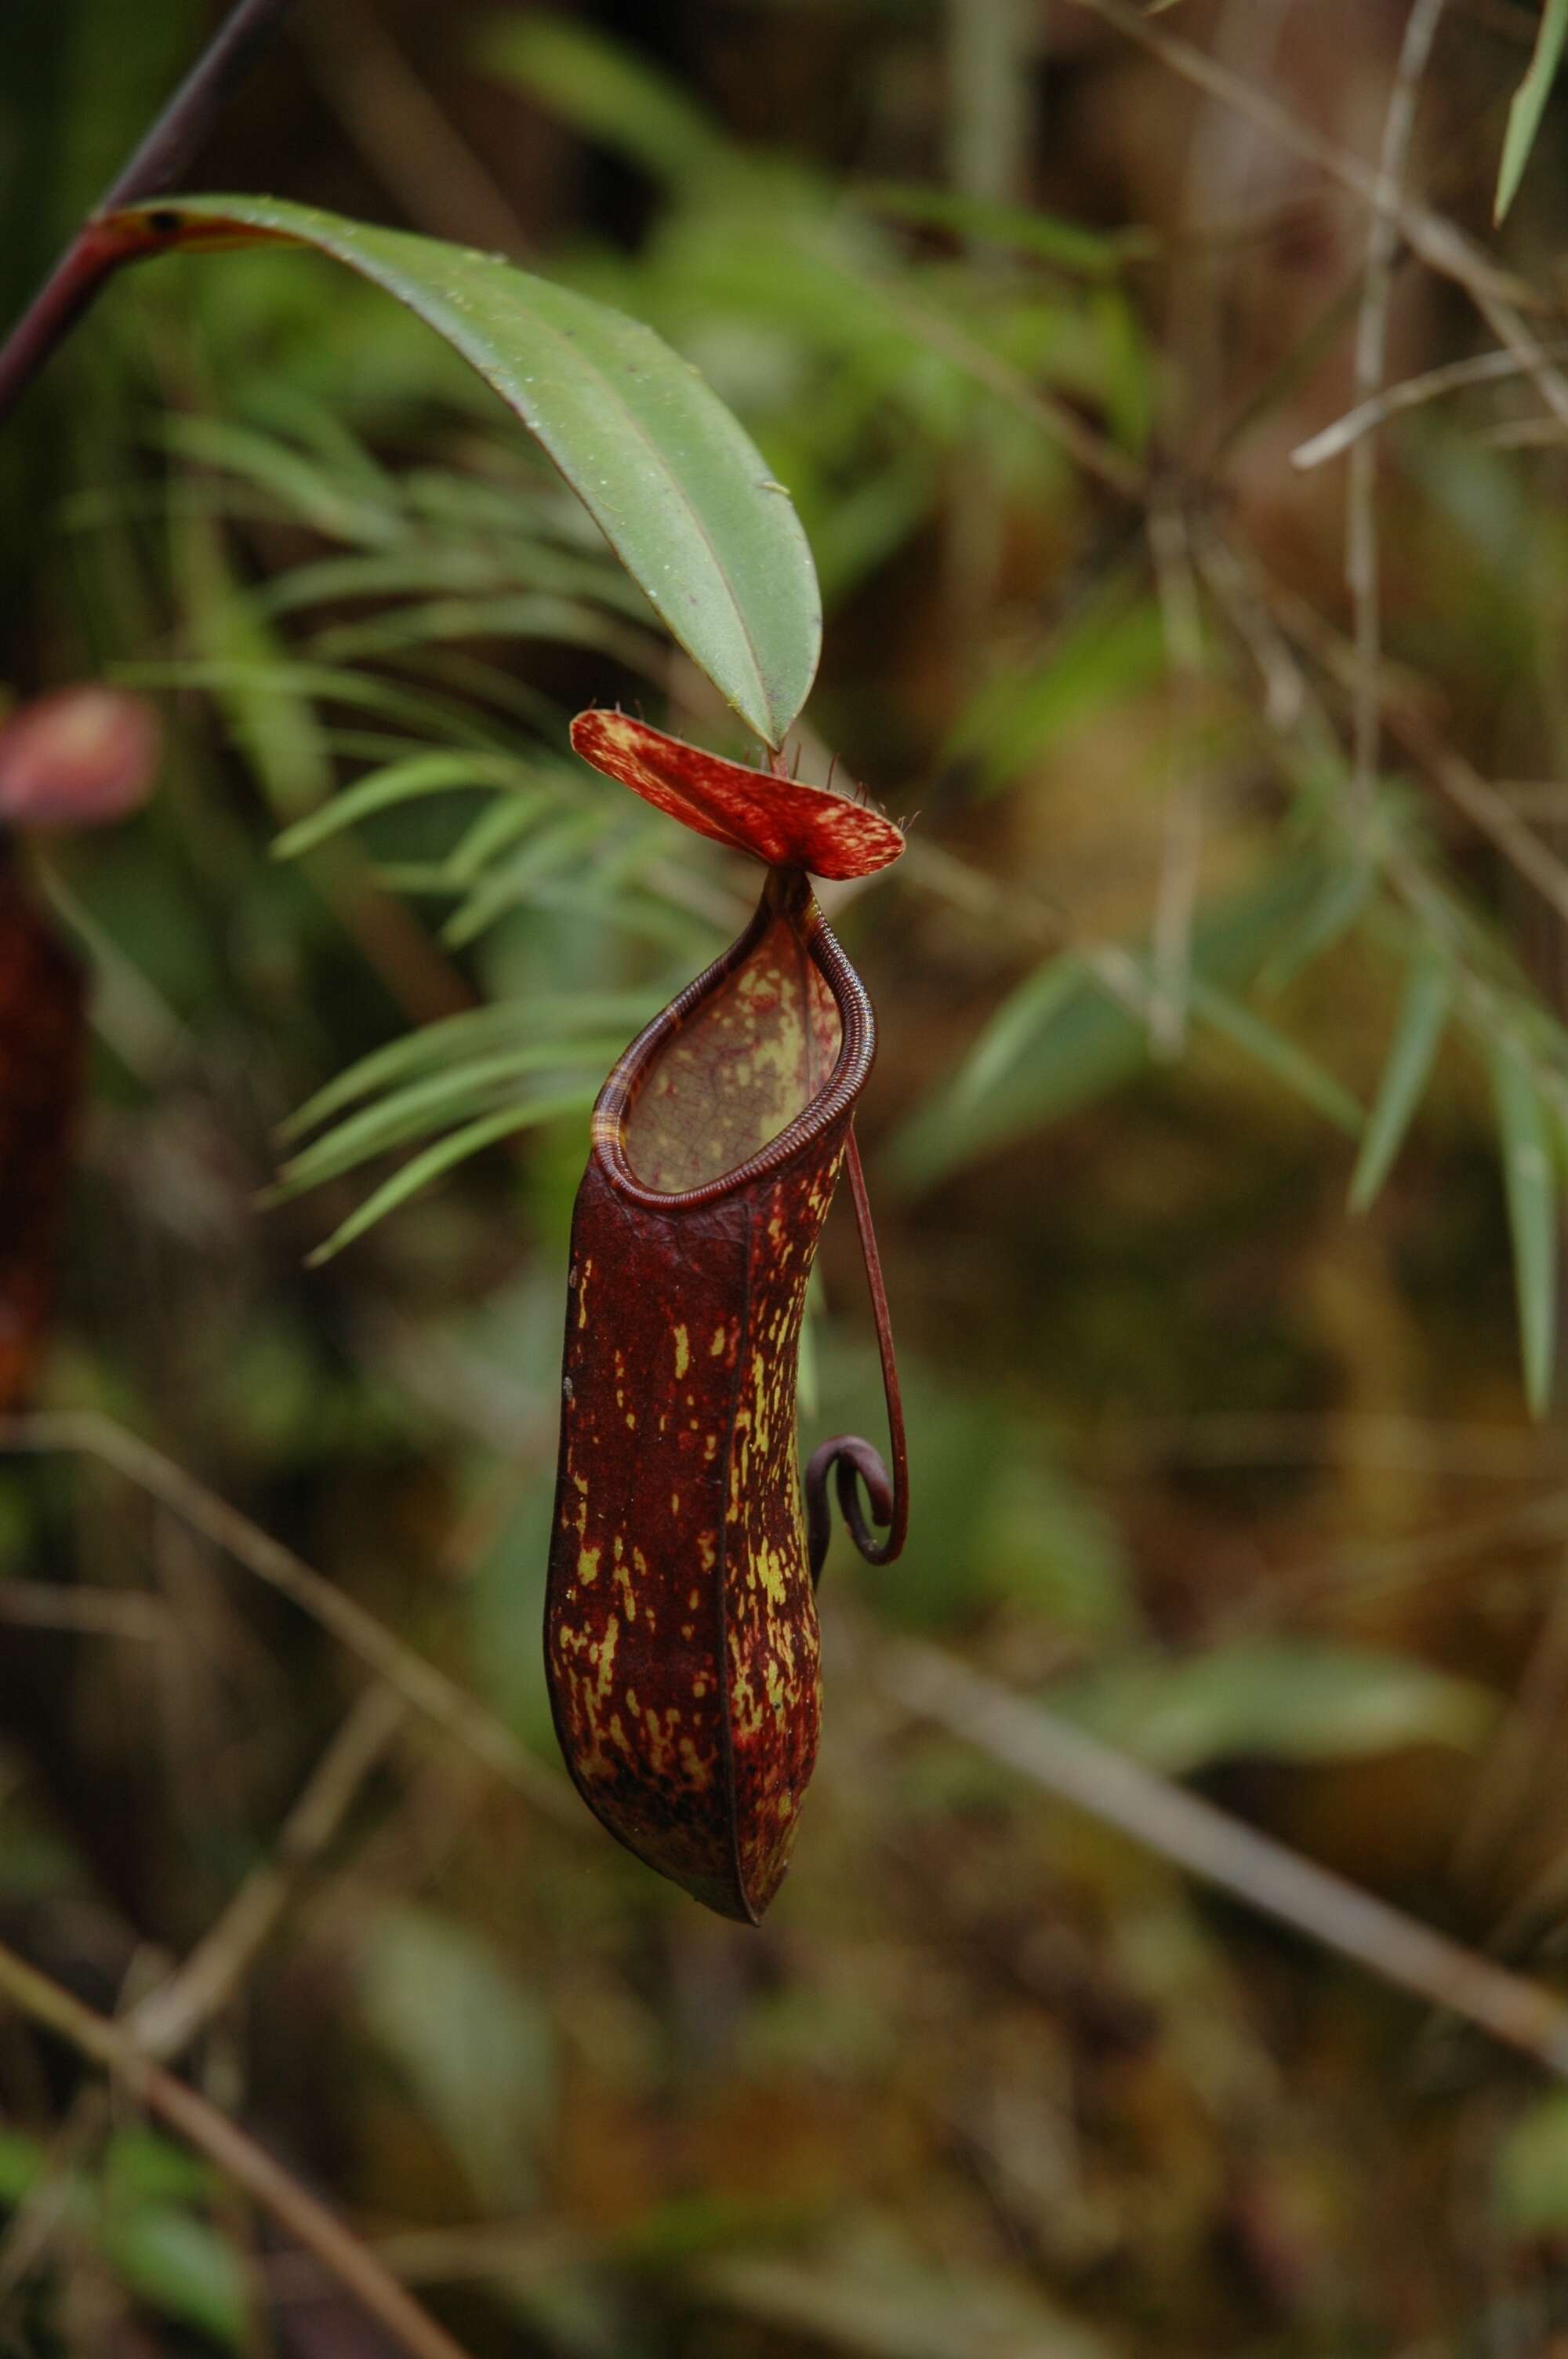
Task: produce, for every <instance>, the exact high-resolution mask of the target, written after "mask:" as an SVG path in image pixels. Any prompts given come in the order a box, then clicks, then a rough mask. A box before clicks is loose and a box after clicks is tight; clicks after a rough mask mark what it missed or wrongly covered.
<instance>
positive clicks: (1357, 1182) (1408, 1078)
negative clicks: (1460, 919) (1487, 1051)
mask: <svg viewBox="0 0 1568 2359" xmlns="http://www.w3.org/2000/svg"><path fill="white" fill-rule="evenodd" d="M1453 1004H1454V978H1453V975H1452V974H1451V973H1450V972H1449V970H1448V968H1447V967H1446V966H1445V965H1444V963H1443V962H1442V961H1441V960H1438V959H1418V960H1417V961H1416V962H1415V964H1414V965H1413V966H1412V967H1411V971H1410V978H1409V980H1408V982H1407V983H1406V984H1405V992H1404V998H1403V1000H1402V1002H1401V1004H1400V1013H1399V1020H1398V1022H1397V1023H1396V1025H1395V1027H1394V1037H1393V1039H1392V1041H1391V1042H1390V1048H1389V1056H1388V1062H1387V1063H1386V1064H1385V1065H1384V1067H1383V1078H1382V1080H1381V1081H1380V1082H1379V1084H1378V1095H1377V1098H1376V1100H1375V1102H1374V1103H1373V1107H1372V1111H1371V1113H1370V1114H1369V1115H1368V1119H1367V1128H1366V1132H1365V1134H1364V1135H1363V1137H1362V1140H1361V1152H1360V1154H1359V1155H1358V1156H1357V1158H1356V1169H1355V1170H1354V1172H1353V1173H1352V1174H1351V1179H1350V1209H1351V1211H1352V1212H1366V1211H1367V1210H1368V1207H1369V1206H1370V1205H1371V1203H1372V1201H1373V1200H1374V1199H1375V1197H1376V1196H1377V1194H1378V1191H1379V1189H1380V1188H1381V1187H1382V1184H1383V1182H1384V1180H1386V1179H1387V1178H1388V1176H1389V1174H1390V1171H1391V1170H1392V1169H1393V1167H1394V1158H1395V1157H1396V1156H1397V1155H1398V1154H1399V1151H1400V1147H1402V1146H1403V1145H1404V1138H1405V1133H1406V1131H1407V1130H1408V1129H1409V1128H1410V1126H1411V1119H1412V1117H1413V1115H1414V1114H1415V1110H1416V1108H1417V1106H1418V1105H1419V1104H1420V1103H1421V1101H1422V1097H1423V1096H1424V1095H1425V1093H1426V1085H1427V1082H1429V1081H1430V1079H1431V1078H1432V1069H1433V1064H1434V1063H1435V1061H1436V1059H1437V1051H1438V1049H1439V1047H1440V1046H1441V1044H1442V1040H1443V1035H1444V1031H1445V1030H1446V1029H1447V1026H1448V1011H1449V1009H1450V1007H1451V1006H1453Z"/></svg>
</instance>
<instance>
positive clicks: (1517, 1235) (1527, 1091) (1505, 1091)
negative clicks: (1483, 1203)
mask: <svg viewBox="0 0 1568 2359" xmlns="http://www.w3.org/2000/svg"><path fill="white" fill-rule="evenodd" d="M1492 1093H1493V1097H1494V1100H1495V1103H1496V1105H1497V1113H1498V1146H1499V1148H1500V1151H1501V1154H1502V1161H1503V1187H1504V1190H1505V1193H1506V1195H1507V1197H1508V1207H1509V1233H1510V1234H1511V1235H1512V1238H1513V1249H1514V1288H1515V1291H1516V1293H1517V1295H1518V1298H1519V1349H1520V1352H1521V1354H1522V1356H1523V1360H1524V1389H1525V1397H1526V1398H1527V1400H1528V1401H1529V1403H1530V1413H1531V1415H1532V1416H1535V1417H1542V1416H1544V1415H1545V1413H1546V1409H1547V1408H1548V1406H1549V1404H1550V1401H1551V1397H1552V1361H1553V1359H1554V1357H1555V1353H1556V1342H1557V1167H1556V1164H1555V1163H1554V1161H1553V1159H1552V1143H1551V1135H1550V1133H1549V1131H1548V1128H1547V1121H1546V1109H1545V1107H1544V1106H1543V1105H1542V1103H1541V1092H1540V1090H1539V1089H1538V1088H1537V1086H1536V1082H1535V1076H1534V1075H1533V1073H1531V1071H1530V1068H1529V1066H1528V1065H1527V1064H1526V1063H1525V1061H1524V1059H1523V1058H1522V1057H1521V1056H1520V1055H1519V1052H1518V1050H1517V1049H1510V1048H1506V1047H1505V1048H1500V1049H1497V1050H1496V1051H1495V1052H1494V1055H1493V1057H1492Z"/></svg>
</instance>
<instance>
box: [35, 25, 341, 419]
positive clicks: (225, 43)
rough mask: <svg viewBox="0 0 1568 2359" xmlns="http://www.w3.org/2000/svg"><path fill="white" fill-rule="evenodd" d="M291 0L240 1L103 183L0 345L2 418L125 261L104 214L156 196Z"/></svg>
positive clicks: (199, 138) (125, 253)
mask: <svg viewBox="0 0 1568 2359" xmlns="http://www.w3.org/2000/svg"><path fill="white" fill-rule="evenodd" d="M293 5H294V0H239V5H238V6H237V7H236V8H234V9H233V10H232V12H231V14H230V15H229V16H227V17H226V18H225V20H224V22H223V23H222V26H221V27H219V29H218V31H217V32H216V33H215V34H214V35H213V37H212V39H211V41H210V42H209V43H208V46H207V48H206V49H204V50H203V51H202V53H201V55H200V57H199V58H198V60H196V63H195V64H194V65H193V66H192V68H191V69H190V71H189V73H188V74H187V75H186V77H185V80H184V81H183V82H181V83H180V85H179V88H178V90H177V91H176V92H175V93H174V95H173V97H172V98H171V99H170V100H169V102H168V105H167V106H166V107H165V108H164V110H163V112H162V114H160V115H159V116H158V118H157V122H156V123H155V124H154V125H153V126H152V128H151V130H150V131H149V132H148V133H147V135H146V138H145V139H144V140H143V141H142V143H141V145H140V146H139V147H137V148H136V150H135V154H134V155H133V156H132V157H131V158H130V160H129V161H128V163H127V164H126V165H125V166H124V169H123V170H122V171H121V172H120V173H119V175H118V176H117V178H116V179H114V181H113V183H112V184H111V185H110V187H109V188H107V189H106V190H104V192H103V197H102V198H101V199H100V201H99V202H98V204H97V205H96V206H95V207H94V208H93V210H92V212H91V213H90V214H89V215H88V217H87V219H86V221H84V222H83V223H82V225H81V229H80V230H78V232H77V234H76V235H75V236H74V237H73V238H72V239H71V242H70V245H68V246H67V248H66V250H65V252H64V253H63V254H62V255H60V257H59V261H58V262H57V263H56V264H55V266H54V268H53V269H52V270H51V271H50V273H49V277H47V278H46V279H45V281H44V283H43V285H42V286H41V287H40V288H39V289H38V293H37V294H36V295H35V296H34V298H33V299H32V301H31V302H30V303H29V304H28V306H27V310H25V311H24V312H23V314H22V316H21V318H20V319H19V320H18V321H17V322H16V326H15V327H14V328H13V329H12V331H11V333H10V334H9V336H8V337H7V338H6V339H5V343H4V344H3V345H0V419H5V418H6V417H8V416H9V414H10V412H11V410H12V409H13V408H15V407H16V402H17V401H18V400H19V399H20V397H21V396H22V395H23V393H25V392H26V390H27V386H29V385H31V383H32V381H33V379H34V377H35V376H36V375H38V371H39V370H40V369H41V368H42V367H43V365H44V364H45V362H46V361H47V360H49V357H50V355H51V354H52V353H54V352H55V350H56V349H57V347H58V346H59V345H60V344H61V343H63V342H64V341H65V339H66V337H67V336H68V335H69V334H70V331H71V329H72V328H73V327H74V326H75V324H76V322H77V321H78V320H79V319H80V318H81V315H82V313H83V312H84V311H85V310H86V309H87V307H88V305H89V304H90V303H91V302H92V299H93V297H94V296H95V295H96V294H97V292H98V290H99V288H101V287H102V286H103V281H104V280H105V279H106V278H107V277H109V275H110V273H111V272H112V271H114V269H116V268H117V267H118V266H119V265H120V264H121V263H122V262H124V261H126V260H128V259H129V252H128V250H127V248H126V247H125V245H124V243H123V242H122V241H121V240H119V239H117V238H114V237H112V236H105V235H104V234H103V227H102V223H103V217H104V216H105V214H108V213H112V212H114V211H115V210H116V209H117V208H118V207H119V206H121V205H130V204H136V203H139V202H140V201H142V200H143V199H144V198H146V197H154V196H157V193H158V191H159V190H162V189H167V188H168V185H169V183H170V181H171V180H173V179H175V177H176V175H177V174H178V173H179V172H180V171H182V170H183V169H184V168H185V166H186V165H187V164H188V163H189V160H190V158H191V157H192V156H193V155H194V154H195V152H196V150H197V148H198V147H200V144H201V142H202V140H203V139H204V138H205V137H206V136H207V133H208V132H209V131H210V130H211V126H212V125H213V123H214V122H215V121H216V119H217V117H218V115H219V114H220V113H221V111H222V107H223V105H224V103H225V102H226V100H227V99H228V97H229V95H230V93H231V92H232V90H233V89H234V87H235V85H236V84H237V83H238V82H239V81H240V79H241V78H242V76H243V74H244V73H245V71H246V70H247V69H248V68H249V66H250V64H251V62H252V60H253V59H254V56H255V54H256V52H257V50H258V49H260V48H261V46H262V44H263V42H264V41H265V40H267V39H268V38H270V36H271V35H272V34H273V33H274V32H276V29H277V27H278V26H279V25H280V24H281V22H282V21H283V17H284V16H285V14H286V12H287V10H288V9H289V8H290V7H292V6H293Z"/></svg>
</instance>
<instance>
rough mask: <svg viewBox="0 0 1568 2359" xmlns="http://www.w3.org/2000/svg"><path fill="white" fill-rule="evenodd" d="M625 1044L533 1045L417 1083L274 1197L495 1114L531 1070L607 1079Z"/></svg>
mask: <svg viewBox="0 0 1568 2359" xmlns="http://www.w3.org/2000/svg"><path fill="white" fill-rule="evenodd" d="M622 1045H623V1044H622V1042H621V1041H619V1040H591V1039H589V1040H576V1041H563V1040H546V1041H530V1042H528V1044H527V1045H526V1046H525V1047H524V1048H521V1049H503V1050H498V1051H497V1053H496V1054H495V1055H493V1056H491V1057H475V1058H473V1059H471V1060H470V1061H469V1062H467V1063H465V1064H461V1065H458V1066H455V1067H454V1068H453V1069H452V1070H451V1071H449V1072H442V1073H436V1074H433V1075H431V1076H429V1077H428V1078H427V1079H426V1080H424V1081H418V1082H409V1083H408V1084H407V1086H406V1088H404V1089H400V1090H395V1091H393V1092H392V1093H391V1094H390V1096H387V1097H384V1098H383V1099H381V1100H380V1101H379V1102H378V1103H376V1104H374V1105H373V1106H367V1107H365V1108H364V1109H363V1110H362V1112H361V1113H359V1114H351V1115H350V1116H349V1118H348V1119H347V1120H346V1121H345V1122H341V1123H339V1124H338V1125H337V1126H336V1127H335V1128H334V1129H332V1130H330V1131H328V1132H327V1134H326V1136H325V1137H323V1138H319V1139H317V1140H316V1141H315V1143H314V1144H313V1145H312V1146H310V1147H305V1148H304V1149H303V1150H302V1151H301V1152H300V1153H299V1154H298V1155H296V1156H294V1157H293V1158H291V1159H290V1160H289V1161H288V1162H287V1163H286V1164H285V1165H284V1167H283V1169H282V1171H281V1172H280V1174H279V1176H278V1185H277V1187H276V1189H273V1190H269V1191H268V1192H269V1196H270V1198H271V1199H272V1201H282V1200H283V1199H285V1198H287V1197H291V1196H300V1195H303V1194H304V1193H305V1191H306V1190H308V1189H310V1188H319V1187H320V1186H321V1185H322V1184H323V1183H324V1182H325V1181H326V1180H336V1179H339V1178H341V1175H342V1174H343V1173H344V1172H345V1171H351V1170H353V1169H354V1168H355V1167H356V1165H358V1164H361V1163H365V1162H368V1161H369V1160H370V1158H371V1157H372V1156H373V1155H384V1154H385V1153H386V1152H387V1151H388V1150H389V1149H390V1148H392V1147H406V1145H407V1143H408V1141H409V1140H410V1139H411V1138H420V1137H423V1136H427V1134H428V1133H429V1132H430V1131H432V1130H442V1129H445V1128H446V1127H447V1125H449V1123H452V1122H455V1121H458V1120H460V1119H461V1118H463V1117H465V1116H469V1117H477V1115H478V1114H479V1113H480V1112H481V1110H483V1111H485V1112H488V1111H490V1102H491V1101H492V1099H493V1097H494V1094H495V1092H496V1091H497V1089H500V1088H503V1087H510V1086H511V1085H512V1084H513V1083H514V1082H519V1081H521V1080H523V1079H524V1077H525V1076H526V1075H527V1074H529V1073H537V1072H548V1071H552V1070H553V1071H557V1072H558V1071H561V1070H562V1069H568V1070H571V1071H573V1075H574V1078H576V1077H577V1075H578V1073H579V1072H580V1071H584V1070H586V1071H587V1072H588V1073H589V1076H591V1075H592V1074H594V1073H596V1072H597V1073H600V1074H602V1073H604V1072H605V1071H608V1070H609V1068H610V1067H611V1065H612V1064H613V1063H614V1062H615V1060H616V1058H617V1057H618V1056H619V1055H620V1054H621V1049H622Z"/></svg>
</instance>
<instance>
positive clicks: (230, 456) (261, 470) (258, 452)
mask: <svg viewBox="0 0 1568 2359" xmlns="http://www.w3.org/2000/svg"><path fill="white" fill-rule="evenodd" d="M162 439H163V440H164V441H166V442H167V443H168V446H169V448H170V449H171V450H174V451H178V452H179V453H180V454H181V456H182V457H184V458H187V459H193V460H195V461H197V462H199V463H200V465H202V466H208V467H221V468H222V469H223V471H224V472H225V473H229V474H233V475H238V476H239V477H240V478H241V479H242V480H243V482H245V483H248V484H253V485H254V487H255V489H256V490H258V491H262V492H266V493H268V494H269V495H271V496H272V498H273V499H275V500H276V503H277V505H278V506H279V507H281V508H282V509H284V510H285V512H286V513H287V514H289V515H293V516H297V517H299V518H300V519H301V521H302V522H303V523H305V524H308V525H309V526H310V527H311V528H312V529H313V530H314V531H316V532H319V533H321V534H322V535H324V537H325V538H327V539H329V540H346V541H350V542H351V543H353V544H354V545H355V546H356V547H370V548H382V547H384V545H385V544H386V542H388V541H389V540H392V539H394V538H395V537H396V534H397V530H398V520H397V515H396V511H395V507H394V506H392V504H391V503H390V502H389V501H387V500H384V499H383V500H375V501H373V500H367V499H365V498H364V497H363V496H360V497H358V498H356V497H354V496H353V489H354V487H352V486H351V485H349V484H346V483H345V477H344V471H343V469H342V467H341V465H338V466H332V467H327V466H319V465H318V464H317V463H316V462H314V461H312V460H310V459H308V458H306V457H305V456H304V455H303V453H302V452H300V451H297V450H294V449H292V448H291V447H290V446H289V444H288V443H287V442H280V441H279V440H277V438H276V436H275V435H271V434H258V433H257V432H256V431H255V429H254V427H249V426H240V425H236V424H235V423H234V421H233V420H232V419H227V418H200V417H178V416H177V417H174V418H172V419H168V421H167V423H166V424H165V426H164V428H163V432H162Z"/></svg>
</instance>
